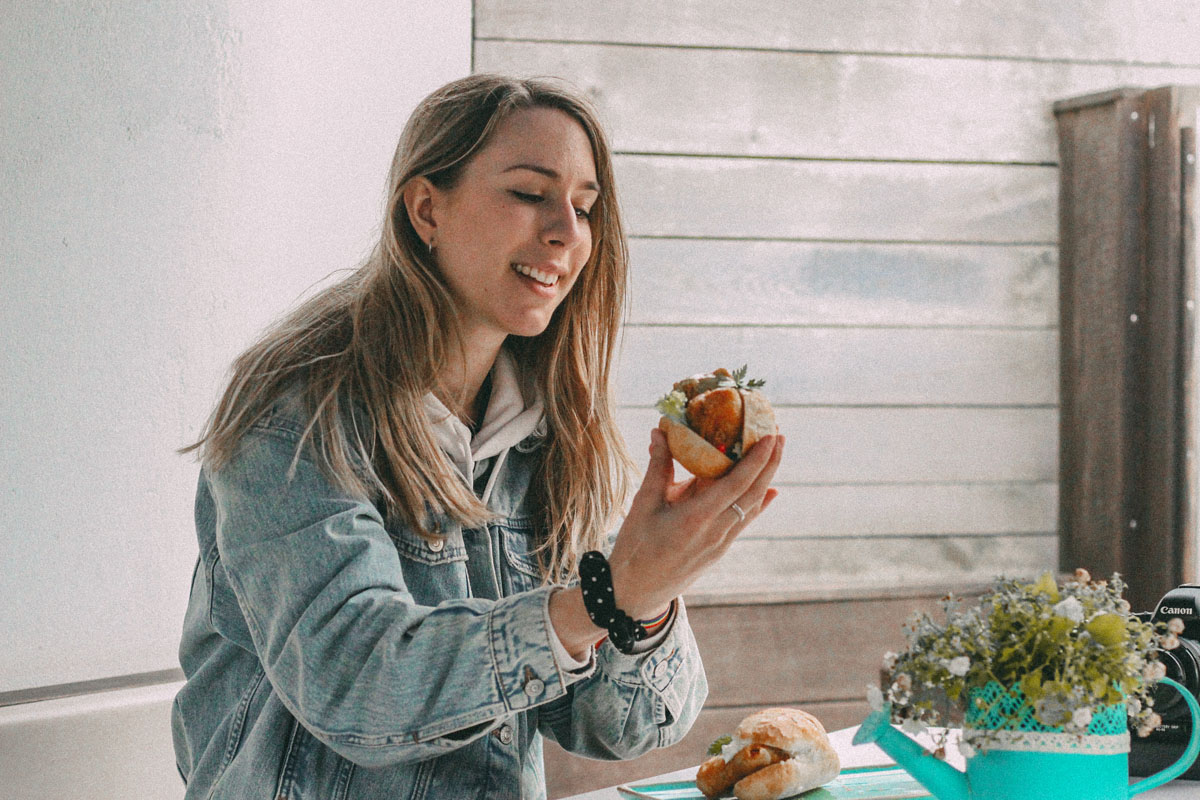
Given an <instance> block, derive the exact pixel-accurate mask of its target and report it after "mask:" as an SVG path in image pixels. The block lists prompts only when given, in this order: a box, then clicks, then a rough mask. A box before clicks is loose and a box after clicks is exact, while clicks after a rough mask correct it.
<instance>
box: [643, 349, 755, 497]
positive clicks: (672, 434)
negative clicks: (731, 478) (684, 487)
mask: <svg viewBox="0 0 1200 800" xmlns="http://www.w3.org/2000/svg"><path fill="white" fill-rule="evenodd" d="M763 383H764V381H760V380H746V367H745V366H743V367H742V368H741V369H739V370H737V371H735V372H733V373H732V374H731V373H730V372H729V371H728V370H725V369H717V370H713V371H712V372H706V373H703V374H700V375H693V376H692V377H690V378H684V379H683V380H681V381H678V382H677V383H676V384H675V386H674V387H673V388H672V389H671V391H670V392H668V393H667V394H665V395H664V396H663V397H662V398H661V399H660V400H659V401H658V403H657V404H656V405H655V408H657V409H658V411H659V413H660V414H662V418H661V419H659V421H658V427H659V428H660V429H661V430H662V432H663V433H665V434H666V435H667V446H668V447H670V448H671V455H672V456H673V457H674V458H675V460H676V461H678V462H679V463H680V464H682V465H683V468H684V469H686V470H687V471H688V472H690V473H692V474H693V475H696V476H697V477H700V478H719V477H721V476H722V475H724V474H725V473H726V472H728V471H729V470H730V468H731V467H732V466H733V465H734V463H735V462H736V461H737V460H738V459H739V458H741V456H742V454H743V453H745V452H747V451H749V450H750V448H751V446H753V444H754V443H755V442H757V441H758V440H759V439H761V438H762V437H764V436H767V435H770V434H772V433H775V431H776V427H775V412H774V411H773V410H772V409H771V404H770V403H769V402H768V401H767V398H766V395H764V394H763V393H762V392H760V391H758V388H759V387H760V386H762V385H763Z"/></svg>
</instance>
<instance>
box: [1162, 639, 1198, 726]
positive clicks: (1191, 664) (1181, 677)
mask: <svg viewBox="0 0 1200 800" xmlns="http://www.w3.org/2000/svg"><path fill="white" fill-rule="evenodd" d="M1158 660H1159V661H1161V662H1162V663H1163V666H1165V667H1166V668H1167V677H1168V678H1170V679H1171V680H1174V681H1178V682H1179V684H1180V685H1181V686H1183V687H1184V688H1185V689H1187V690H1188V691H1189V692H1191V693H1192V694H1193V695H1195V696H1200V644H1198V643H1196V642H1194V641H1192V640H1191V639H1182V638H1181V639H1180V640H1179V647H1176V648H1175V649H1174V650H1161V649H1160V650H1159V651H1158ZM1154 710H1155V711H1157V712H1158V715H1159V716H1160V717H1162V718H1163V722H1171V721H1173V720H1177V719H1179V718H1182V717H1187V716H1188V710H1187V703H1186V702H1185V701H1184V699H1183V698H1182V697H1181V696H1180V695H1179V692H1177V691H1175V690H1174V689H1173V688H1171V687H1170V686H1158V687H1156V688H1155V690H1154Z"/></svg>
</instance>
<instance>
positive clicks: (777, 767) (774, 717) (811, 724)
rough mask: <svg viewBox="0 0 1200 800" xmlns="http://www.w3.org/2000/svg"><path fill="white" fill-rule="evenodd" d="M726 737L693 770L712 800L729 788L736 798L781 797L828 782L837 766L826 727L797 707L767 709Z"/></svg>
mask: <svg viewBox="0 0 1200 800" xmlns="http://www.w3.org/2000/svg"><path fill="white" fill-rule="evenodd" d="M728 738H729V739H730V741H729V743H728V744H726V745H725V746H724V747H722V748H721V754H720V755H714V756H713V757H712V758H710V759H708V760H707V761H705V762H704V763H703V764H701V765H700V771H699V772H698V773H697V774H696V788H697V789H699V790H700V791H701V792H703V793H704V796H705V797H708V798H710V800H711V798H716V797H721V796H722V795H725V794H727V793H728V792H729V790H730V788H732V789H733V793H734V795H735V796H737V797H738V799H739V800H779V798H782V797H791V796H792V795H795V794H800V793H801V792H807V791H808V790H809V789H815V788H816V787H818V786H822V785H824V784H826V783H829V782H830V781H831V780H833V779H834V778H836V777H837V775H838V773H839V772H840V771H841V762H840V761H839V760H838V755H837V752H836V751H834V749H833V745H831V744H830V743H829V737H828V736H827V735H826V734H825V727H824V726H823V725H821V722H820V720H818V719H817V718H816V717H814V716H813V715H812V714H809V713H808V712H806V711H801V710H800V709H798V708H765V709H763V710H762V711H758V712H756V713H754V714H751V715H750V716H748V717H746V718H745V719H744V720H742V722H741V724H740V725H738V727H737V730H736V731H734V733H733V736H732V737H728ZM718 741H719V740H718ZM715 744H716V743H714V745H715Z"/></svg>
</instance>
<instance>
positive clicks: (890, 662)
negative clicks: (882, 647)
mask: <svg viewBox="0 0 1200 800" xmlns="http://www.w3.org/2000/svg"><path fill="white" fill-rule="evenodd" d="M899 658H900V656H899V655H897V654H896V653H893V652H892V651H891V650H888V651H887V652H886V653H884V654H883V668H884V669H886V670H887V671H888V672H891V671H892V670H894V669H895V668H896V661H897V660H899Z"/></svg>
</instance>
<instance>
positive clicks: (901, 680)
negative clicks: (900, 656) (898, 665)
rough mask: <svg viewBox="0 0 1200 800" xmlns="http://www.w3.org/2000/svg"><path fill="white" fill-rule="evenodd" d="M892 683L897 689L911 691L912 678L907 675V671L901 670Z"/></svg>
mask: <svg viewBox="0 0 1200 800" xmlns="http://www.w3.org/2000/svg"><path fill="white" fill-rule="evenodd" d="M892 685H893V686H895V687H896V688H897V689H899V690H900V691H902V692H911V691H912V678H911V677H910V676H909V674H908V673H907V672H901V673H900V674H899V675H897V676H896V682H895V683H894V684H892Z"/></svg>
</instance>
